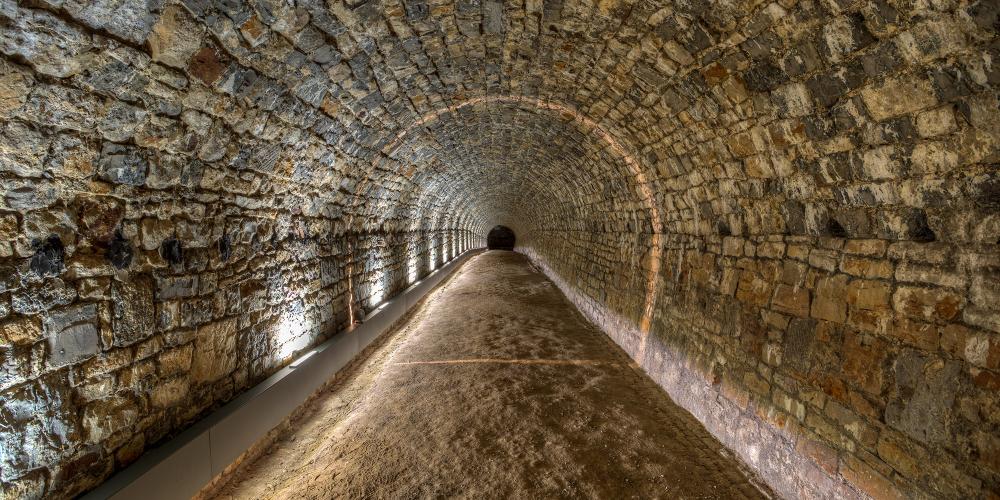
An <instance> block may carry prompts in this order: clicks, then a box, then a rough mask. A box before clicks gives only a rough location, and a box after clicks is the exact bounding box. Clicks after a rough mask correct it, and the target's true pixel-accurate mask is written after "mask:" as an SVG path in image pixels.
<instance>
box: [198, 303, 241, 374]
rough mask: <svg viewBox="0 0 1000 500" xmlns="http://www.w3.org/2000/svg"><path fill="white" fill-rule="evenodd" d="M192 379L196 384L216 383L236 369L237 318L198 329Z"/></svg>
mask: <svg viewBox="0 0 1000 500" xmlns="http://www.w3.org/2000/svg"><path fill="white" fill-rule="evenodd" d="M195 344H196V345H195V350H194V357H193V358H194V359H193V361H192V364H191V377H192V379H193V380H194V381H195V382H214V381H216V380H218V379H220V378H222V377H224V376H225V375H227V374H229V373H230V372H232V371H233V369H235V368H236V359H235V357H234V355H235V350H236V318H228V319H224V320H220V321H216V322H214V323H210V324H208V325H205V326H202V327H200V328H198V335H197V340H196V342H195Z"/></svg>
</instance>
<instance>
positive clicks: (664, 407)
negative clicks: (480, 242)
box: [217, 251, 764, 498]
mask: <svg viewBox="0 0 1000 500" xmlns="http://www.w3.org/2000/svg"><path fill="white" fill-rule="evenodd" d="M288 429H289V430H288V431H287V432H285V433H284V434H283V435H281V436H280V437H279V438H278V439H277V441H276V442H275V444H274V445H273V446H272V447H271V449H270V450H269V451H268V452H267V453H265V454H263V455H262V456H261V457H260V458H259V459H257V460H256V461H254V462H251V463H248V464H245V465H244V466H243V467H242V468H241V469H240V470H238V471H237V472H235V473H234V474H233V475H232V477H231V478H230V479H229V480H228V481H227V482H226V483H225V484H224V486H222V487H221V488H218V489H217V494H218V496H219V497H221V498H302V497H306V498H418V497H419V498H431V497H433V498H440V497H462V498H553V497H564V498H581V497H584V498H758V497H762V496H764V494H763V493H762V491H761V490H760V489H758V488H757V487H755V486H754V485H753V484H752V483H751V482H750V481H749V480H748V478H747V477H746V476H745V475H744V473H743V472H742V471H741V469H740V467H739V465H738V464H737V463H736V461H735V460H734V459H733V458H731V456H730V455H728V454H727V453H726V452H725V451H724V448H723V447H722V445H720V444H719V443H718V442H717V441H716V440H715V439H714V438H712V437H711V436H710V435H709V434H708V432H707V431H705V429H704V428H703V427H702V426H701V425H700V424H699V423H698V422H697V421H696V420H695V419H694V418H693V417H691V416H690V415H689V414H687V413H686V412H685V411H684V410H682V409H680V408H679V407H677V406H676V405H674V404H673V403H672V402H671V401H670V400H669V398H668V397H667V396H666V395H665V393H663V392H662V390H660V389H659V388H658V387H657V386H656V385H655V384H654V383H653V382H652V381H651V380H650V379H649V378H648V377H646V376H645V375H643V374H642V373H641V372H638V371H637V370H636V369H635V368H634V367H633V366H632V365H631V364H630V359H629V358H628V357H627V356H626V355H625V354H624V353H623V352H622V351H621V350H619V349H618V347H617V346H615V345H614V344H613V343H612V342H611V341H610V340H609V339H608V338H607V337H606V336H605V335H604V334H603V333H601V332H600V331H598V330H597V329H596V328H595V327H593V326H592V325H591V324H590V323H588V322H587V321H586V320H585V319H584V318H583V317H582V316H581V315H580V314H579V313H578V312H577V311H576V309H574V308H573V306H572V305H571V304H570V303H569V302H568V301H567V300H566V299H565V297H564V296H563V295H562V293H561V292H560V291H559V290H558V289H557V288H556V287H555V285H554V284H553V283H552V282H551V281H549V280H548V279H547V278H546V277H545V276H544V275H543V274H541V273H540V272H539V271H538V270H536V269H534V268H533V267H532V266H531V264H530V262H529V261H528V260H527V259H526V258H525V257H523V256H522V255H520V254H517V253H513V252H507V251H489V252H485V253H482V254H479V255H477V256H474V257H472V258H471V259H470V260H469V261H468V262H466V263H465V265H464V266H463V267H462V268H460V269H459V270H458V271H456V273H455V274H454V275H453V276H452V277H451V278H450V279H449V280H447V281H446V282H445V283H444V284H443V285H442V286H441V287H439V289H438V290H436V291H435V292H433V293H432V294H431V295H430V296H429V297H428V299H427V300H426V301H425V302H424V304H423V305H421V306H419V307H418V308H417V309H416V311H415V312H414V314H413V315H412V316H411V317H409V318H408V319H407V320H406V322H405V323H404V324H403V325H402V326H401V327H399V328H397V329H396V330H394V331H391V332H389V333H387V334H386V338H385V339H384V340H383V341H382V342H381V344H380V345H379V347H377V348H376V349H375V351H374V352H373V353H372V354H371V356H369V357H368V359H367V360H366V361H364V362H363V363H362V364H360V365H358V366H356V367H354V368H352V369H351V371H350V372H349V373H348V374H347V375H346V376H344V377H342V379H341V380H340V381H339V382H338V383H336V384H334V385H332V386H331V387H330V388H329V389H328V390H326V391H325V392H324V393H323V394H321V395H320V396H319V398H317V399H316V400H315V401H314V402H313V403H312V406H311V408H309V409H308V410H307V411H305V412H304V413H303V415H302V416H301V417H299V418H298V420H296V421H293V422H292V424H291V425H290V426H289V427H288Z"/></svg>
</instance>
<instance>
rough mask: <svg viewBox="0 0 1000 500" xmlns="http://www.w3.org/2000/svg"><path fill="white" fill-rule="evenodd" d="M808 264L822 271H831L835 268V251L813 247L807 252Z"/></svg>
mask: <svg viewBox="0 0 1000 500" xmlns="http://www.w3.org/2000/svg"><path fill="white" fill-rule="evenodd" d="M809 265H810V266H813V267H815V268H819V269H822V270H824V271H828V272H833V270H835V269H837V252H835V251H832V250H820V249H816V248H814V249H813V250H812V251H810V252H809Z"/></svg>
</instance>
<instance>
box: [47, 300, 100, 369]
mask: <svg viewBox="0 0 1000 500" xmlns="http://www.w3.org/2000/svg"><path fill="white" fill-rule="evenodd" d="M44 325H45V336H46V338H47V339H48V346H49V358H48V362H49V365H50V366H52V367H60V366H65V365H68V364H74V363H78V362H80V361H83V360H85V359H88V358H90V357H93V356H94V355H95V354H97V353H98V352H99V351H100V336H99V334H98V320H97V306H95V305H94V304H85V305H79V306H73V307H69V308H65V309H61V310H58V311H53V312H50V313H49V314H48V315H47V316H46V317H45V321H44Z"/></svg>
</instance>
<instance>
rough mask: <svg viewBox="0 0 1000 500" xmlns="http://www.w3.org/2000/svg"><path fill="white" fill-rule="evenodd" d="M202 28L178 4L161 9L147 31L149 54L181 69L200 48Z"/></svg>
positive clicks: (154, 58)
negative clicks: (148, 31)
mask: <svg viewBox="0 0 1000 500" xmlns="http://www.w3.org/2000/svg"><path fill="white" fill-rule="evenodd" d="M203 31H204V28H202V27H201V25H200V24H198V23H197V22H196V21H195V20H194V19H192V18H191V16H190V14H188V13H187V11H186V10H184V8H183V7H181V6H179V5H168V6H167V7H166V8H165V9H163V13H162V14H160V17H159V19H158V20H157V21H156V24H154V25H153V28H152V30H151V31H150V33H149V39H148V40H147V41H146V42H147V43H148V44H149V50H150V56H151V57H152V59H153V60H154V61H156V62H159V63H163V64H166V65H167V66H172V67H174V68H181V69H183V68H184V67H185V66H186V65H187V62H188V61H189V60H190V59H191V56H192V55H194V53H195V52H196V51H197V50H198V49H199V48H201V37H202V32H203Z"/></svg>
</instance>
